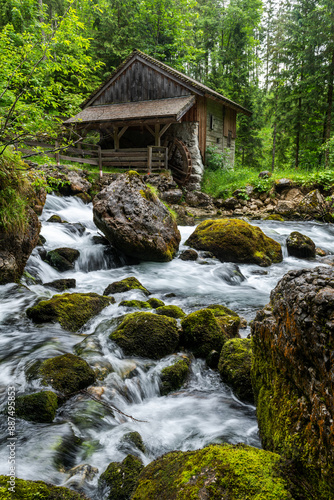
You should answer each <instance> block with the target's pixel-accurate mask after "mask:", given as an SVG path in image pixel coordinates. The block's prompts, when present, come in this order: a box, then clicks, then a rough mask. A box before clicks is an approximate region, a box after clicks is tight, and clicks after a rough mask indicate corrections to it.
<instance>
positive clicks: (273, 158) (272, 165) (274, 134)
mask: <svg viewBox="0 0 334 500" xmlns="http://www.w3.org/2000/svg"><path fill="white" fill-rule="evenodd" d="M276 135H277V123H276V120H275V125H274V133H273V153H272V160H271V171H272V172H273V171H274V168H275V153H276Z"/></svg>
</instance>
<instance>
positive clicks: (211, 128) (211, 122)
mask: <svg viewBox="0 0 334 500" xmlns="http://www.w3.org/2000/svg"><path fill="white" fill-rule="evenodd" d="M209 116H210V130H213V115H209Z"/></svg>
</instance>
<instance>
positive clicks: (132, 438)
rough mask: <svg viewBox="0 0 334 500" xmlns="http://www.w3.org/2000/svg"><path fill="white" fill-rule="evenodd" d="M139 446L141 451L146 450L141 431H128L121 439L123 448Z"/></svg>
mask: <svg viewBox="0 0 334 500" xmlns="http://www.w3.org/2000/svg"><path fill="white" fill-rule="evenodd" d="M133 447H135V448H137V449H138V450H139V451H141V452H142V453H145V452H146V449H145V446H144V443H143V439H142V437H141V435H140V434H139V432H137V431H133V432H128V433H127V434H124V436H123V437H122V439H121V441H120V448H121V449H122V450H124V449H129V448H133Z"/></svg>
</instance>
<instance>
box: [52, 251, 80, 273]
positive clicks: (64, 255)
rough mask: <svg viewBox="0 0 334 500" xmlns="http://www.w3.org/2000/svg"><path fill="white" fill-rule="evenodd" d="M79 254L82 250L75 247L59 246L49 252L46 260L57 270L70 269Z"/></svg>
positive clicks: (72, 267)
mask: <svg viewBox="0 0 334 500" xmlns="http://www.w3.org/2000/svg"><path fill="white" fill-rule="evenodd" d="M79 256H80V252H79V251H78V250H76V249H75V248H57V249H56V250H51V251H50V252H48V253H47V256H46V262H47V263H48V264H50V266H51V267H53V268H54V269H57V271H60V272H63V271H70V270H71V269H74V264H73V263H74V262H75V261H76V260H77V259H78V258H79Z"/></svg>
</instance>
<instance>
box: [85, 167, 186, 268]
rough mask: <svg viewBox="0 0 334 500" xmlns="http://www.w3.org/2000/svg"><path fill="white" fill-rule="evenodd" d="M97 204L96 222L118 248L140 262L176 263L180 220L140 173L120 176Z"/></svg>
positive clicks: (104, 191)
mask: <svg viewBox="0 0 334 500" xmlns="http://www.w3.org/2000/svg"><path fill="white" fill-rule="evenodd" d="M93 204H94V209H93V212H94V222H95V224H96V225H97V227H98V228H99V229H100V230H101V231H102V232H103V234H104V235H105V236H106V238H107V239H108V240H109V242H110V243H111V244H112V245H113V246H114V247H115V248H117V249H118V250H120V251H122V252H123V253H124V254H125V255H128V256H131V257H136V258H137V259H139V260H148V261H156V262H166V261H170V260H172V258H173V256H174V255H175V253H176V252H177V250H178V247H179V243H180V240H181V235H180V232H179V230H178V228H177V224H176V221H175V219H174V217H173V216H172V214H171V213H170V212H169V210H168V209H167V208H166V206H165V205H164V204H163V203H162V202H161V201H160V200H159V198H158V197H157V195H156V194H155V193H154V192H153V191H152V190H151V188H150V187H149V186H147V185H146V184H145V182H144V181H143V180H142V178H141V176H140V175H139V174H138V173H137V172H133V171H129V172H127V173H126V174H123V175H120V176H119V177H118V178H117V179H116V180H115V181H114V182H112V183H111V184H110V185H109V186H107V187H106V188H105V189H103V191H101V192H100V193H99V194H98V195H97V196H96V197H95V198H94V201H93Z"/></svg>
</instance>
